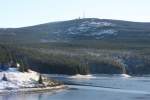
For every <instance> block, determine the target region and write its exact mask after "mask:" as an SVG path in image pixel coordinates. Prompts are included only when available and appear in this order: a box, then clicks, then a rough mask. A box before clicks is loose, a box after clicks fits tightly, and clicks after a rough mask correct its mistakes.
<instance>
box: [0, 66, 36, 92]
mask: <svg viewBox="0 0 150 100" xmlns="http://www.w3.org/2000/svg"><path fill="white" fill-rule="evenodd" d="M4 74H5V75H6V77H7V79H8V81H3V80H0V89H14V88H15V89H17V88H27V87H35V86H36V85H37V81H38V78H39V74H38V73H36V72H34V71H31V70H30V71H29V72H25V73H22V72H19V71H17V70H14V69H10V70H8V71H5V72H0V79H2V77H3V75H4Z"/></svg>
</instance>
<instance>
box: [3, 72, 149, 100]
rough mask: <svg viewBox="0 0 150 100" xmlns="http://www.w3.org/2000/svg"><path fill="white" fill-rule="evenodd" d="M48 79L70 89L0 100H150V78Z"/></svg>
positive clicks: (100, 76) (86, 77) (74, 77)
mask: <svg viewBox="0 0 150 100" xmlns="http://www.w3.org/2000/svg"><path fill="white" fill-rule="evenodd" d="M47 76H48V77H49V78H54V79H58V80H61V81H63V82H64V83H65V84H67V86H68V87H69V89H66V90H59V91H52V92H44V93H32V94H21V93H18V94H13V93H12V94H9V95H3V96H0V100H84V99H85V100H150V76H142V77H136V76H134V77H127V76H124V75H88V76H81V75H77V76H65V75H47Z"/></svg>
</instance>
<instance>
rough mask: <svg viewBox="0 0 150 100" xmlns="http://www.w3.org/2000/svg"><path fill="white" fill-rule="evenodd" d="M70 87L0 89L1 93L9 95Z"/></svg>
mask: <svg viewBox="0 0 150 100" xmlns="http://www.w3.org/2000/svg"><path fill="white" fill-rule="evenodd" d="M67 88H68V87H67V86H65V85H60V86H53V87H43V88H20V89H12V90H8V89H5V90H4V89H3V90H0V95H7V94H15V93H19V94H21V93H38V92H51V91H54V90H63V89H67Z"/></svg>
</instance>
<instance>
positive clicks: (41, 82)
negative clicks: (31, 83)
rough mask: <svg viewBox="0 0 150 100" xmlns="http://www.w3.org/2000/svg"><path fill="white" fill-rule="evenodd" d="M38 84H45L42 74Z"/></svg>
mask: <svg viewBox="0 0 150 100" xmlns="http://www.w3.org/2000/svg"><path fill="white" fill-rule="evenodd" d="M38 83H39V84H43V79H42V75H41V74H40V76H39V80H38Z"/></svg>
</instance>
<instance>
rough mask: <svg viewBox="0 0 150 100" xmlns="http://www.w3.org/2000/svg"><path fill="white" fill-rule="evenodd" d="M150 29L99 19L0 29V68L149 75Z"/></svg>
mask: <svg viewBox="0 0 150 100" xmlns="http://www.w3.org/2000/svg"><path fill="white" fill-rule="evenodd" d="M149 27H150V23H139V22H128V21H120V20H106V19H96V18H86V19H75V20H70V21H62V22H52V23H46V24H41V25H36V26H30V27H22V28H6V29H4V28H1V29H0V63H1V64H6V63H9V62H10V61H13V62H14V63H16V62H22V65H23V66H28V67H30V68H31V69H33V70H35V71H38V72H42V73H52V74H71V75H72V74H89V73H92V74H97V73H98V74H99V73H102V74H120V73H128V74H130V75H141V74H150V45H149V43H150V39H149V38H150V28H149Z"/></svg>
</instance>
